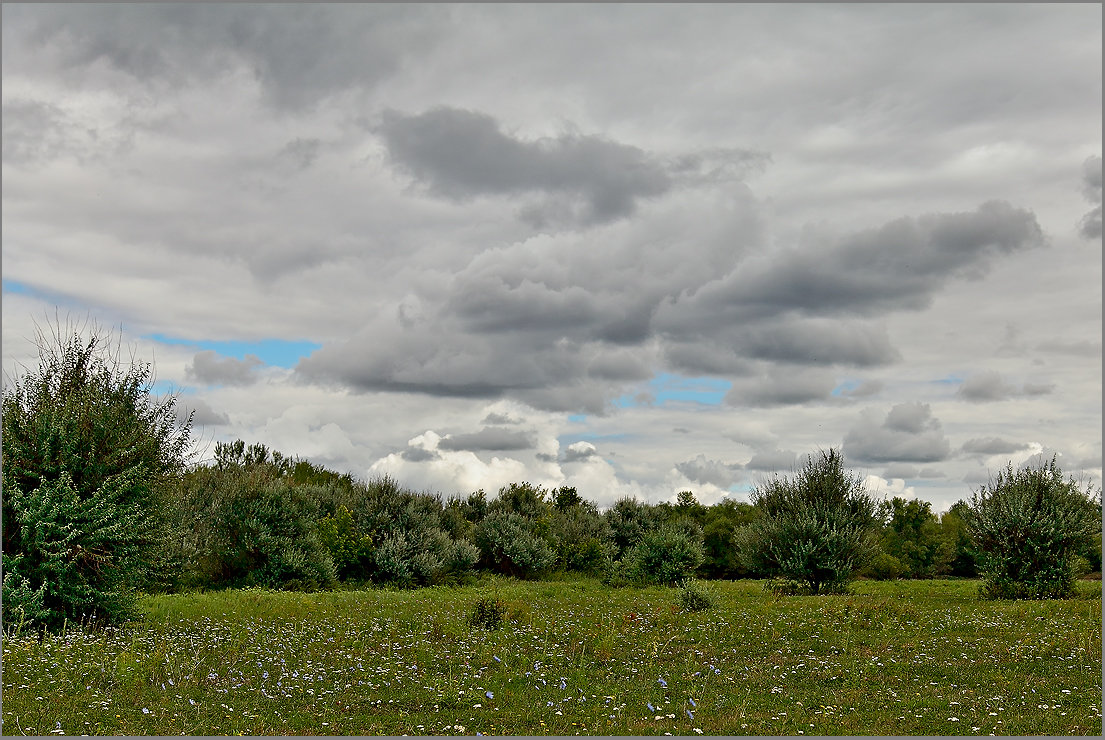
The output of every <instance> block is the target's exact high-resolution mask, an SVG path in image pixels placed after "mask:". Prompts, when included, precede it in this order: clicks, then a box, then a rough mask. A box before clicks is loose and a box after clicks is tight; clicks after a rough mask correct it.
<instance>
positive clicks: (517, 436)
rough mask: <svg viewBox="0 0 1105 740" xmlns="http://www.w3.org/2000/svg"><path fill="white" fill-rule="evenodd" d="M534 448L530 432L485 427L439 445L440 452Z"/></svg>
mask: <svg viewBox="0 0 1105 740" xmlns="http://www.w3.org/2000/svg"><path fill="white" fill-rule="evenodd" d="M533 446H534V440H533V436H532V435H531V434H530V433H529V432H521V431H513V430H510V429H498V428H496V427H484V428H483V429H481V430H480V431H478V432H471V433H469V434H450V435H448V436H446V437H443V438H442V439H441V441H439V442H438V443H437V448H438V449H439V450H470V451H473V452H476V451H484V450H528V449H532V448H533Z"/></svg>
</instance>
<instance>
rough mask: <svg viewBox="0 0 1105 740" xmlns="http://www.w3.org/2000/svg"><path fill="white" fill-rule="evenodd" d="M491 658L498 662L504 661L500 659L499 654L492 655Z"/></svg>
mask: <svg viewBox="0 0 1105 740" xmlns="http://www.w3.org/2000/svg"><path fill="white" fill-rule="evenodd" d="M491 659H492V660H494V661H495V662H496V663H502V662H503V661H501V660H499V656H498V655H492V656H491Z"/></svg>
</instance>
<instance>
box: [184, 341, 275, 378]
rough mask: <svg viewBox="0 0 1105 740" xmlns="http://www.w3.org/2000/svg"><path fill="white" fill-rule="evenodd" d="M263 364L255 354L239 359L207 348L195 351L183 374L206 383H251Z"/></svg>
mask: <svg viewBox="0 0 1105 740" xmlns="http://www.w3.org/2000/svg"><path fill="white" fill-rule="evenodd" d="M264 364H265V363H264V362H262V361H261V360H260V358H258V357H257V356H256V355H246V356H245V359H243V360H239V359H236V358H234V357H222V356H221V355H219V353H217V352H215V351H214V350H210V349H207V350H203V351H202V352H197V353H196V355H195V357H193V358H192V364H191V365H189V366H187V367H186V368H185V374H186V375H187V377H189V378H191V379H193V380H197V381H199V382H201V383H206V384H208V385H220V384H221V385H252V384H253V383H255V382H256V381H257V373H256V370H257V368H259V367H262V366H263V365H264Z"/></svg>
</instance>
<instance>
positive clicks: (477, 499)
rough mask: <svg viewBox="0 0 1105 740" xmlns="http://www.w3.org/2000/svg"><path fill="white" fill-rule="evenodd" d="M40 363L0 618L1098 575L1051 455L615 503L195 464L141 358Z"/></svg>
mask: <svg viewBox="0 0 1105 740" xmlns="http://www.w3.org/2000/svg"><path fill="white" fill-rule="evenodd" d="M39 340H40V364H39V367H38V368H37V369H36V370H34V371H31V372H29V373H28V374H26V375H25V376H23V377H21V378H17V379H15V380H14V381H13V382H10V383H9V384H8V385H7V386H6V387H5V389H4V399H3V435H2V439H3V462H4V465H3V619H4V622H5V623H6V624H26V623H29V624H34V625H41V626H43V627H46V628H53V627H56V626H59V625H61V624H63V623H64V622H65V621H66V620H69V621H77V620H87V619H89V618H94V619H102V620H106V621H117V620H120V619H124V618H126V617H127V616H128V615H129V614H131V613H132V607H133V604H134V601H135V598H136V595H137V594H138V593H140V592H143V591H145V592H151V591H179V590H195V589H218V588H234V587H248V586H261V587H268V588H291V589H318V588H326V587H331V586H334V585H336V584H339V583H350V584H367V583H372V584H391V585H396V586H400V587H416V586H425V585H433V584H451V583H463V582H466V581H468V580H471V579H472V578H473V577H474V576H475V575H476V574H477V573H478V572H480V571H487V572H495V573H502V574H506V575H510V576H514V577H518V578H537V577H541V576H545V575H548V574H551V573H556V572H568V571H571V572H579V573H586V574H590V575H594V576H599V577H601V578H602V579H603V580H604V582H606V583H607V584H609V585H611V586H619V585H625V584H671V585H674V584H677V583H683V582H685V581H686V580H687V579H688V578H691V577H694V576H698V577H706V578H741V577H754V578H761V577H767V578H774V579H776V580H775V581H773V585H772V588H773V589H775V590H776V591H778V592H781V593H839V592H841V591H843V590H844V589H845V588H846V585H847V583H848V581H849V580H851V579H852V578H854V577H856V576H857V575H867V576H868V577H875V578H895V577H921V578H924V577H933V576H975V575H982V576H983V578H984V584H983V595H984V596H996V597H1014V598H1022V597H1032V598H1042V597H1061V596H1067V595H1069V594H1070V593H1071V591H1072V588H1073V585H1072V584H1073V579H1074V577H1075V576H1076V575H1078V573H1079V571H1085V570H1100V563H1101V508H1100V498H1099V497H1098V496H1096V495H1094V494H1093V492H1092V491H1089V490H1083V489H1082V488H1081V487H1079V486H1078V485H1077V484H1076V483H1075V482H1074V481H1073V480H1069V479H1064V478H1063V475H1062V471H1060V470H1059V468H1058V467H1057V466H1056V464H1055V461H1054V460H1052V461H1051V463H1050V464H1049V465H1046V466H1043V467H1040V468H1035V469H1028V470H1019V471H1014V470H1013V469H1012V467H1010V468H1008V469H1007V470H1006V471H1003V472H1002V473H1001V474H999V476H998V478H997V480H996V481H994V482H992V483H991V484H990V485H988V486H984V487H982V488H981V489H979V490H978V491H976V492H975V493H974V494H973V495H972V497H971V498H970V499H969V500H967V501H961V502H959V503H957V504H956V505H955V506H953V507H952V509H951V510H950V511H949V512H947V513H945V514H943V515H942V516H940V517H939V518H938V517H936V516H935V515H934V514H933V512H932V510H931V507H930V505H929V504H928V503H927V502H923V501H916V500H905V499H900V498H895V499H891V500H890V501H879V500H877V499H876V498H875V496H874V495H872V494H871V493H870V492H868V491H867V490H866V489H865V487H864V485H863V483H862V481H861V480H860V479H859V478H858V477H857V476H855V475H853V474H851V473H849V472H848V471H846V470H844V467H843V458H842V456H841V455H840V453H839V452H838V451H836V450H829V451H828V452H822V453H820V454H819V455H811V456H810V457H809V458H808V460H807V462H806V465H805V466H804V467H803V468H802V469H801V470H800V471H798V472H797V473H795V474H794V475H792V476H789V477H788V476H775V477H773V478H771V479H769V480H767V481H765V482H763V483H762V484H761V485H759V486H758V487H757V488H756V489H755V490H753V492H752V496H751V498H752V502H751V503H745V502H737V501H733V500H730V499H724V500H722V501H721V502H720V503H718V504H715V505H713V506H704V505H702V504H700V503H699V502H698V501H696V500H695V497H694V495H693V494H692V493H691V492H689V491H683V492H681V493H679V494H678V495H677V497H676V502H675V503H674V504H673V503H667V502H665V503H659V504H647V503H643V502H640V501H636V500H634V499H623V500H620V501H618V502H616V503H615V504H614V505H613V506H612V507H610V508H609V509H608V510H606V511H600V510H599V509H598V507H597V506H596V505H595V504H594V503H592V502H590V501H588V500H586V499H584V498H583V497H582V496H581V495H580V494H579V493H578V491H577V490H576V489H574V488H571V487H560V488H558V489H554V490H550V489H545V488H542V487H540V486H535V485H532V484H530V483H525V482H523V483H512V484H510V485H508V486H505V487H503V488H501V489H500V490H499V491H498V492H497V495H495V496H493V497H489V496H488V495H487V494H486V493H485V492H484V491H482V490H480V491H476V492H474V493H471V494H469V495H467V496H459V497H453V498H449V499H444V498H442V497H441V496H439V495H433V494H428V493H416V492H413V491H410V490H406V489H404V488H402V487H401V486H400V485H399V484H398V483H397V482H396V481H395V480H393V479H391V478H388V477H384V478H379V479H375V480H371V481H367V482H365V481H360V480H357V479H355V478H354V477H353V476H351V475H348V474H345V475H342V474H338V473H336V472H334V471H331V470H327V469H326V468H324V467H322V466H319V465H316V464H314V463H311V462H309V461H305V460H300V459H293V458H289V457H286V456H285V455H283V454H281V453H279V452H275V451H270V450H269V449H268V448H267V447H265V446H264V445H261V444H252V445H249V446H247V445H246V444H245V442H244V441H242V440H236V441H235V442H232V443H218V444H216V445H215V454H214V459H213V460H212V461H210V462H208V463H206V464H200V465H187V464H186V460H187V451H188V450H189V449H190V447H191V439H190V433H191V432H190V419H189V420H186V421H184V422H180V421H179V420H178V417H177V415H176V413H175V409H174V404H175V398H173V397H172V396H169V397H168V398H165V399H161V400H158V399H155V398H154V397H153V396H152V395H151V393H150V391H151V387H152V383H151V377H152V376H151V369H150V366H149V365H135V364H130V365H125V364H124V363H122V362H120V361H119V356H118V350H116V352H115V354H112V353H111V352H110V351H108V348H105V345H104V343H103V341H102V339H100V338H99V337H98V336H97V335H95V334H94V335H93V337H92V338H91V339H82V338H81V337H80V336H78V335H75V334H74V335H72V336H62V335H61V334H60V333H59V334H56V335H55V336H53V337H52V338H51V337H42V336H40V337H39Z"/></svg>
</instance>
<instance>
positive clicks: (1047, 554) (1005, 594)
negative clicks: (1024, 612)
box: [966, 457, 1101, 599]
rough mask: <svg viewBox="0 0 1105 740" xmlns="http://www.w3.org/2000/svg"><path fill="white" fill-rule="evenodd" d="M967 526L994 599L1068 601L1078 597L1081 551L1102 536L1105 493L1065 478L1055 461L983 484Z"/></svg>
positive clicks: (985, 587) (983, 591)
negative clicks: (1077, 563)
mask: <svg viewBox="0 0 1105 740" xmlns="http://www.w3.org/2000/svg"><path fill="white" fill-rule="evenodd" d="M968 506H969V510H968V516H967V522H966V523H967V529H968V532H969V533H970V535H971V537H972V538H973V539H974V541H975V545H976V546H977V548H978V553H979V575H981V576H982V579H983V580H982V584H981V585H980V586H979V594H980V595H981V596H982V597H983V598H988V599H1065V598H1070V597H1072V596H1073V595H1074V581H1075V572H1074V566H1075V564H1074V556H1075V555H1076V554H1077V552H1078V550H1079V549H1080V548H1083V547H1085V546H1086V544H1087V543H1089V542H1092V541H1093V539H1094V537H1095V536H1096V535H1099V534H1100V533H1101V508H1100V498H1099V496H1098V495H1095V494H1094V493H1093V492H1092V490H1086V491H1083V490H1082V489H1081V488H1080V487H1079V486H1078V484H1077V483H1076V482H1075V480H1074V479H1073V478H1070V479H1067V480H1064V479H1063V471H1062V470H1060V469H1059V466H1058V465H1056V463H1055V458H1054V457H1053V458H1052V459H1051V462H1049V463H1048V464H1046V465H1043V466H1040V467H1027V468H1022V469H1021V470H1018V471H1014V470H1013V466H1012V464H1009V465H1008V466H1007V467H1006V469H1005V470H1004V471H1002V472H1000V473H998V477H997V479H995V480H993V481H991V482H990V483H989V484H988V485H984V486H982V487H980V488H979V489H978V490H977V491H976V492H975V493H974V494H973V495H972V496H971V500H970V502H969V504H968Z"/></svg>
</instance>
